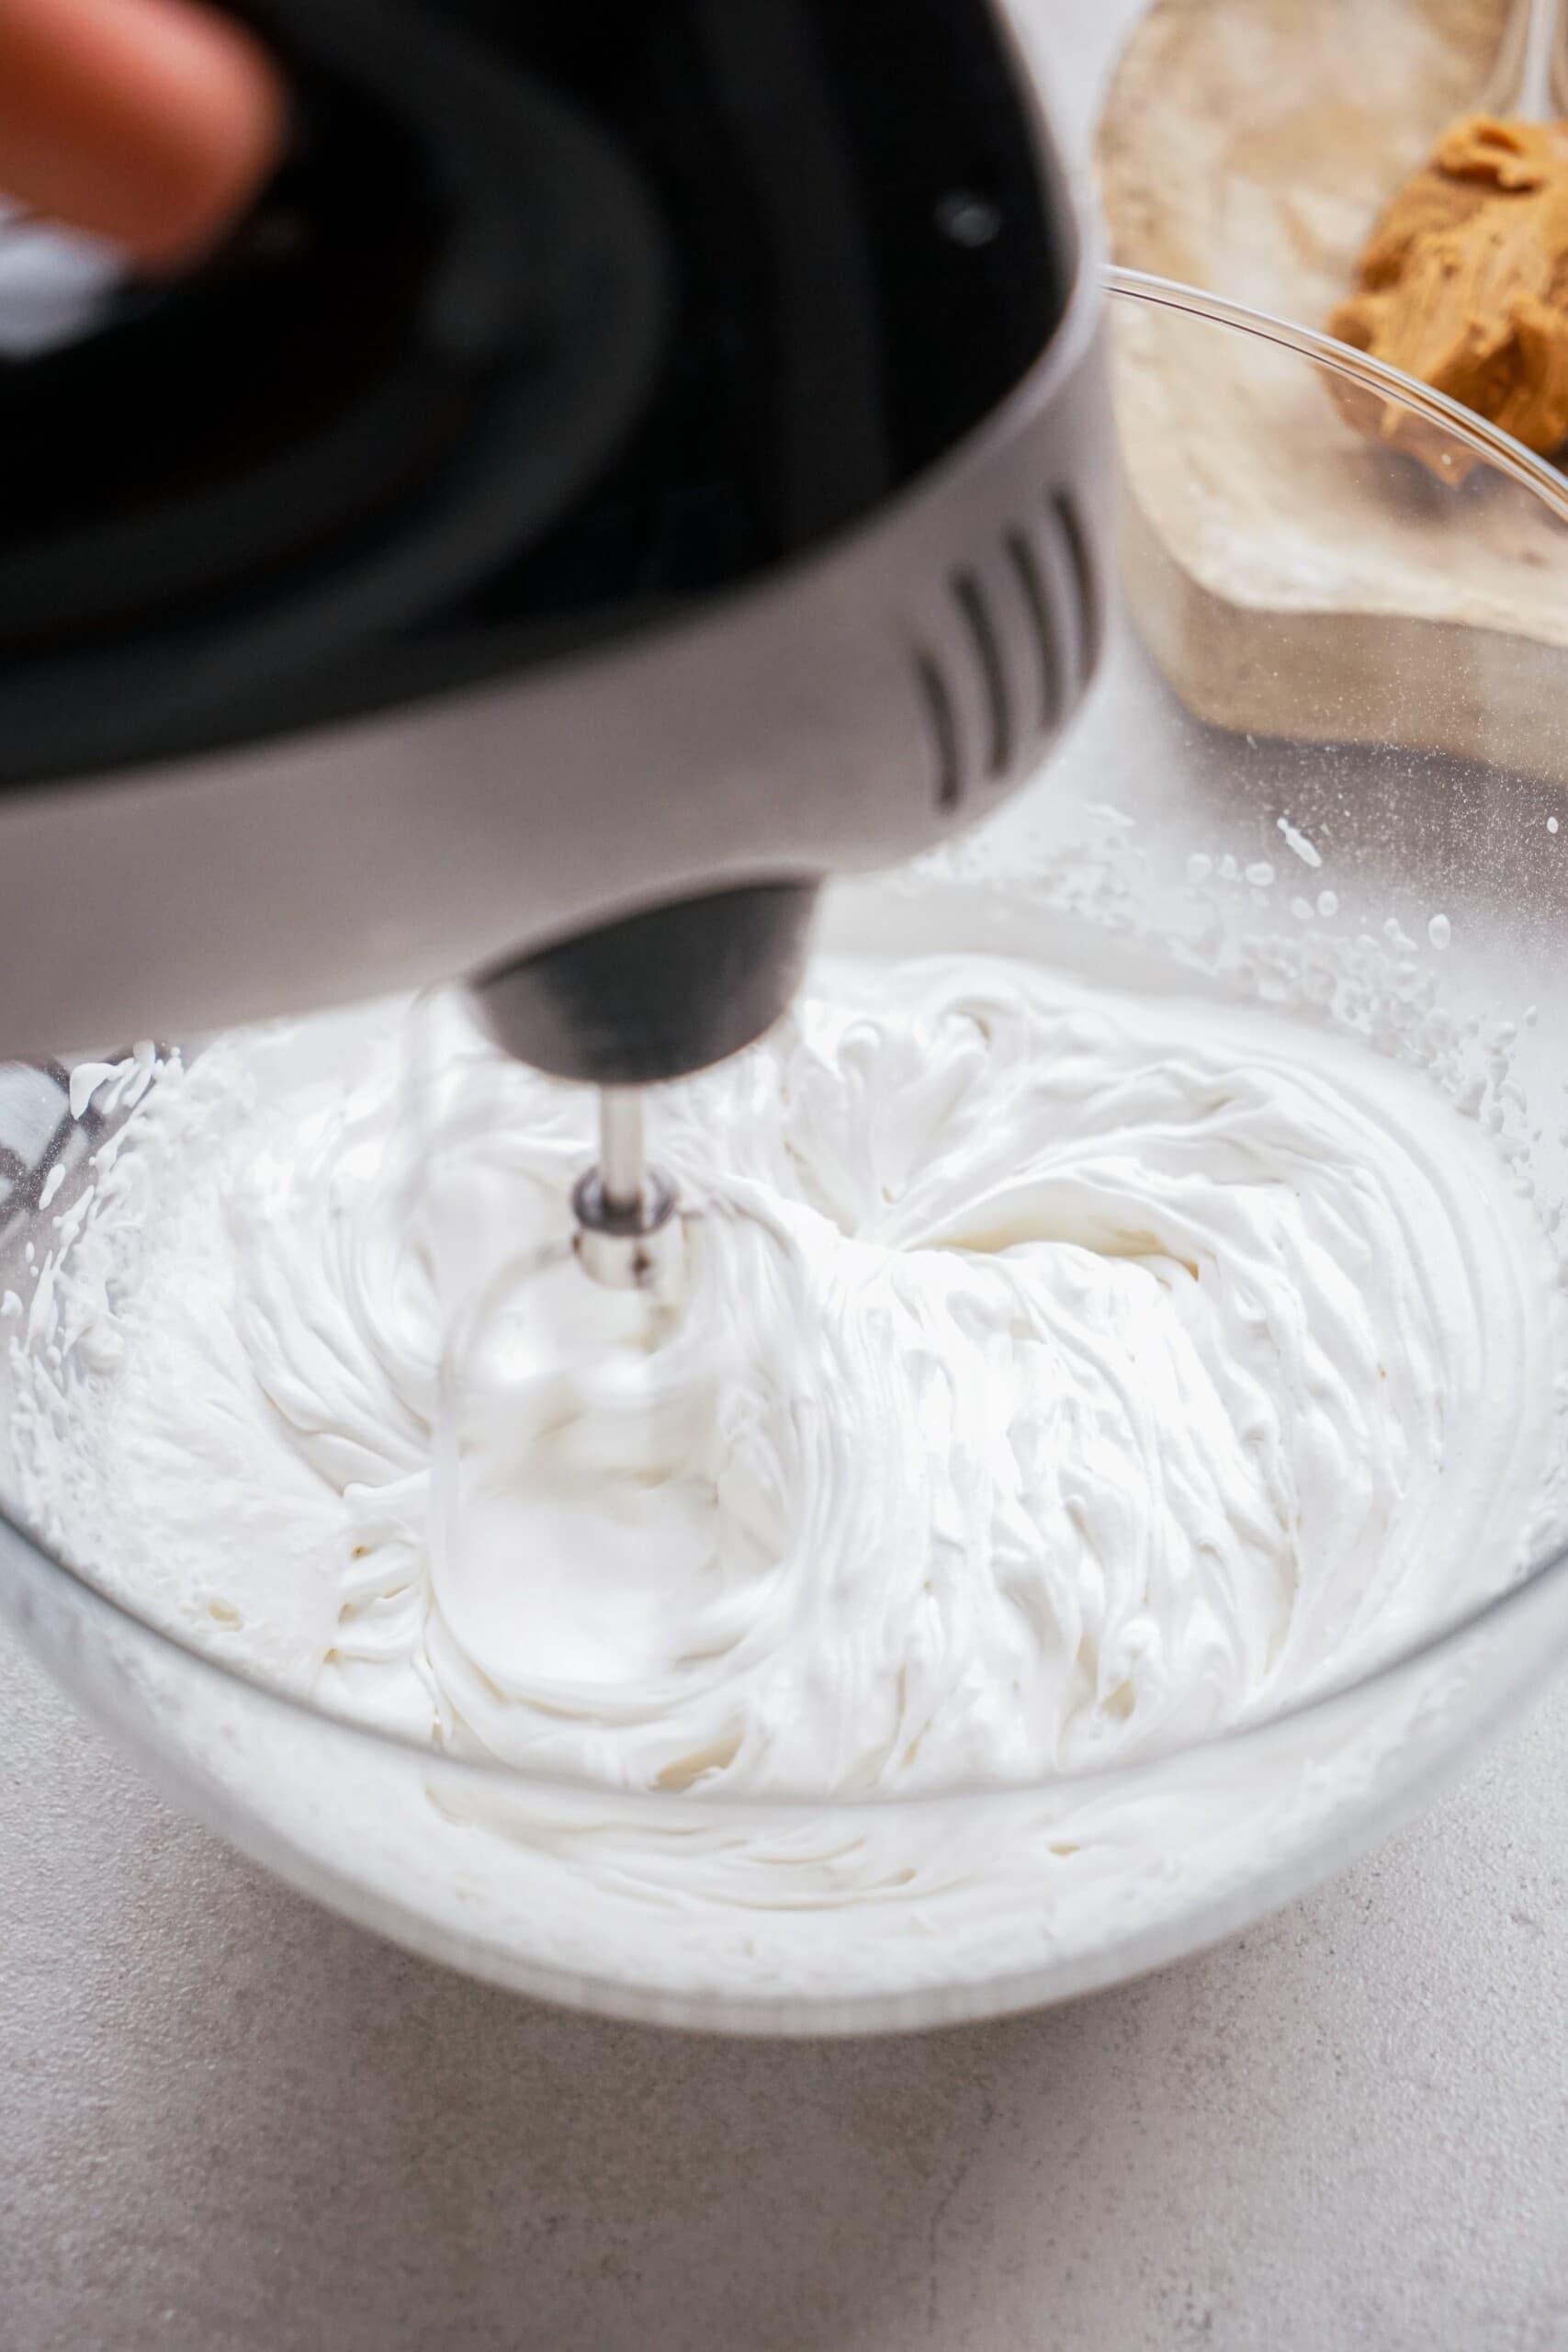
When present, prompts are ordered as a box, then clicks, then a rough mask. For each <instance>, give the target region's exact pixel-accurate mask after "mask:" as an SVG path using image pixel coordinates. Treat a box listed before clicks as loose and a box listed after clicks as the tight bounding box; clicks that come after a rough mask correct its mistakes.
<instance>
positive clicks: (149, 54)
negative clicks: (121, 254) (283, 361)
mask: <svg viewBox="0 0 1568 2352" xmlns="http://www.w3.org/2000/svg"><path fill="white" fill-rule="evenodd" d="M287 109H288V99H287V94H286V91H285V87H284V85H283V81H282V78H281V76H280V75H279V74H278V72H277V69H276V66H275V65H274V64H273V62H272V61H271V60H270V58H269V57H268V56H267V54H266V52H265V50H264V49H263V48H262V47H261V45H260V44H259V42H257V41H256V40H254V38H253V37H252V35H251V34H250V33H248V32H247V31H245V30H244V28H243V27H241V26H239V25H237V24H235V23H234V22H233V21H232V20H231V18H229V17H224V16H222V15H220V13H219V12H218V11H217V10H216V9H212V8H209V7H207V6H203V5H201V0H0V189H3V190H4V191H5V193H6V195H9V196H12V197H15V198H19V199H20V200H21V201H22V202H23V203H25V204H27V205H28V206H29V207H30V208H31V209H33V210H35V211H38V212H41V213H45V214H47V215H48V216H49V217H50V218H51V219H53V220H61V221H64V222H66V223H67V224H68V225H69V226H71V227H72V228H76V229H88V230H92V231H94V232H96V233H97V234H99V235H101V236H105V237H109V238H112V239H114V240H115V241H116V242H117V243H119V244H122V245H124V246H125V247H127V248H128V249H129V251H130V253H131V254H133V255H134V256H135V257H136V259H137V260H138V261H140V262H141V264H143V265H144V266H148V267H152V268H155V269H171V268H177V267H178V266H180V265H181V264H182V263H184V262H186V261H189V260H193V259H195V258H196V257H197V255H198V254H200V253H201V252H202V251H203V250H204V249H205V248H206V247H208V246H209V245H211V244H213V243H216V242H217V241H218V239H219V238H220V237H221V235H222V234H223V232H224V231H225V230H226V229H227V228H228V227H229V226H230V224H231V222H232V221H233V220H235V218H236V217H237V216H238V215H239V214H240V213H241V212H243V209H245V206H246V205H247V203H248V202H249V201H250V199H251V198H252V197H253V196H254V193H255V192H256V190H257V189H258V188H259V187H260V186H261V184H262V183H263V181H264V180H265V178H266V176H267V175H268V173H269V172H270V171H271V169H272V167H273V165H274V164H275V163H276V159H277V156H278V153H279V152H280V150H281V147H282V144H283V140H284V135H285V123H286V118H287Z"/></svg>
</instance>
